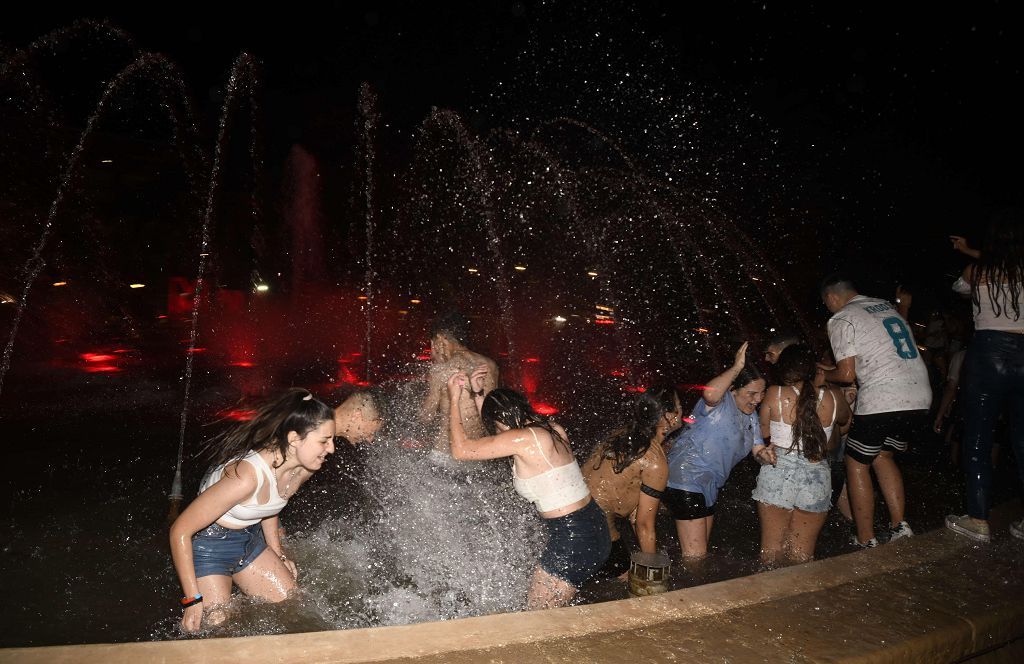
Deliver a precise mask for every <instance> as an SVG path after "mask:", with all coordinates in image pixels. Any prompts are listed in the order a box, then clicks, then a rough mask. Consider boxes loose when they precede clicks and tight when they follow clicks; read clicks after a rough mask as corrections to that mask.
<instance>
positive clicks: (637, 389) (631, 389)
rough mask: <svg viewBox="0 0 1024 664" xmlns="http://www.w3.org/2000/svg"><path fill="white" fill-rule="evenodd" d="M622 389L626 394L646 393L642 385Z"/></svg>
mask: <svg viewBox="0 0 1024 664" xmlns="http://www.w3.org/2000/svg"><path fill="white" fill-rule="evenodd" d="M622 389H624V390H626V391H627V392H634V393H641V394H642V393H643V392H646V391H647V388H646V387H644V386H643V385H627V386H625V387H624V388H622Z"/></svg>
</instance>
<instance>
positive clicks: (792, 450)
mask: <svg viewBox="0 0 1024 664" xmlns="http://www.w3.org/2000/svg"><path fill="white" fill-rule="evenodd" d="M776 366H777V371H778V376H779V380H780V384H778V385H772V386H771V387H769V388H768V390H767V393H766V396H765V399H764V402H762V404H761V435H762V437H763V438H764V440H765V441H766V442H768V446H767V447H766V448H765V449H764V450H763V451H762V452H761V454H760V455H759V458H758V461H760V462H761V463H762V464H763V465H762V467H761V472H760V474H759V475H758V476H757V487H756V488H755V489H754V494H753V498H754V500H756V501H757V513H758V516H759V518H760V521H761V560H762V562H764V563H765V564H766V565H770V566H774V565H777V564H782V563H802V562H806V561H808V560H811V559H813V558H814V547H815V544H816V543H817V541H818V534H819V533H820V532H821V527H822V526H823V525H824V524H825V519H826V517H827V516H828V510H829V508H830V507H831V499H832V475H831V472H830V470H829V465H828V458H827V457H828V452H829V441H830V440H834V439H835V438H836V437H833V435H832V434H833V429H840V430H842V429H843V428H844V427H847V426H848V425H849V423H850V419H851V417H852V414H851V412H850V407H849V405H848V404H847V403H846V399H844V398H843V396H842V394H841V393H840V392H839V390H837V389H830V388H826V387H818V388H815V386H814V379H815V376H816V374H817V362H816V359H815V355H814V352H813V351H812V350H811V349H810V348H809V347H807V346H805V345H802V344H800V345H796V346H790V347H789V348H786V349H785V350H784V351H782V353H781V354H780V355H779V361H778V364H777V365H776Z"/></svg>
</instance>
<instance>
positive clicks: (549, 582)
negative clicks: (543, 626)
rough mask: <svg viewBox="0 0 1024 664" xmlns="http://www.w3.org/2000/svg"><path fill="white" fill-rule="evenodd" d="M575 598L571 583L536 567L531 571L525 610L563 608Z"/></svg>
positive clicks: (574, 590) (574, 589)
mask: <svg viewBox="0 0 1024 664" xmlns="http://www.w3.org/2000/svg"><path fill="white" fill-rule="evenodd" d="M575 596H576V588H574V587H573V585H572V584H571V583H569V582H568V581H565V580H564V579H560V578H558V577H557V576H554V575H552V574H548V573H547V572H545V571H544V570H543V569H541V568H540V567H538V568H537V569H535V570H533V579H532V580H531V581H530V591H529V593H527V595H526V608H527V609H528V610H530V611H533V610H534V609H553V608H555V607H557V606H565V605H566V604H568V603H569V602H570V601H572V598H573V597H575Z"/></svg>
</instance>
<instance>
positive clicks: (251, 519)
mask: <svg viewBox="0 0 1024 664" xmlns="http://www.w3.org/2000/svg"><path fill="white" fill-rule="evenodd" d="M241 461H244V462H246V463H248V464H249V465H251V466H252V467H253V468H255V469H256V490H255V491H254V492H253V494H252V497H251V498H249V500H247V501H245V502H244V503H241V504H238V505H235V506H234V507H232V508H231V509H229V510H228V511H227V512H226V513H225V514H223V515H222V516H221V517H220V518H219V519H217V521H222V522H223V523H225V524H227V525H230V526H235V527H238V528H247V527H249V526H252V525H255V524H257V523H259V522H260V521H262V520H263V519H266V518H267V517H271V516H275V515H276V514H278V513H279V512H280V511H281V510H282V509H284V506H285V505H287V504H288V499H287V498H282V497H281V494H280V493H278V492H277V476H276V475H274V470H273V469H272V468H271V467H270V466H269V465H268V464H267V462H266V460H264V458H263V457H262V456H260V453H259V452H249V453H248V454H246V455H245V456H244V457H242V459H241ZM232 463H234V461H229V462H228V463H226V464H224V465H223V466H217V467H216V468H214V469H213V470H211V471H210V472H209V473H207V474H206V476H205V477H204V478H203V481H202V483H201V484H200V485H199V493H202V492H203V491H206V490H207V489H209V488H210V487H211V486H213V485H214V484H216V483H217V482H218V481H220V478H222V477H223V476H224V467H225V466H228V465H230V464H232ZM268 480H269V481H270V499H269V500H268V501H267V502H265V503H260V502H258V501H259V495H260V489H262V488H263V483H264V482H266V481H268Z"/></svg>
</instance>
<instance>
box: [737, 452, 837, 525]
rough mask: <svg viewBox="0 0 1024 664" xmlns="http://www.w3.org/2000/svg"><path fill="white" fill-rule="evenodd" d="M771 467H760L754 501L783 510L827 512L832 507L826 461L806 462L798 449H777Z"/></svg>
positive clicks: (830, 480) (830, 474)
mask: <svg viewBox="0 0 1024 664" xmlns="http://www.w3.org/2000/svg"><path fill="white" fill-rule="evenodd" d="M777 452H778V459H779V460H778V462H777V463H776V465H774V466H770V465H767V466H761V472H760V474H758V476H757V487H755V488H754V494H753V498H754V500H756V501H758V502H760V503H764V504H766V505H774V506H775V507H781V508H782V509H786V510H791V509H794V508H796V509H799V510H803V511H805V512H827V511H828V510H829V509H830V508H831V507H832V473H831V472H830V471H829V468H828V462H827V461H817V462H812V461H808V460H807V458H806V457H804V455H803V454H800V453H799V452H795V451H794V452H790V453H789V454H787V453H786V450H777Z"/></svg>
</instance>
